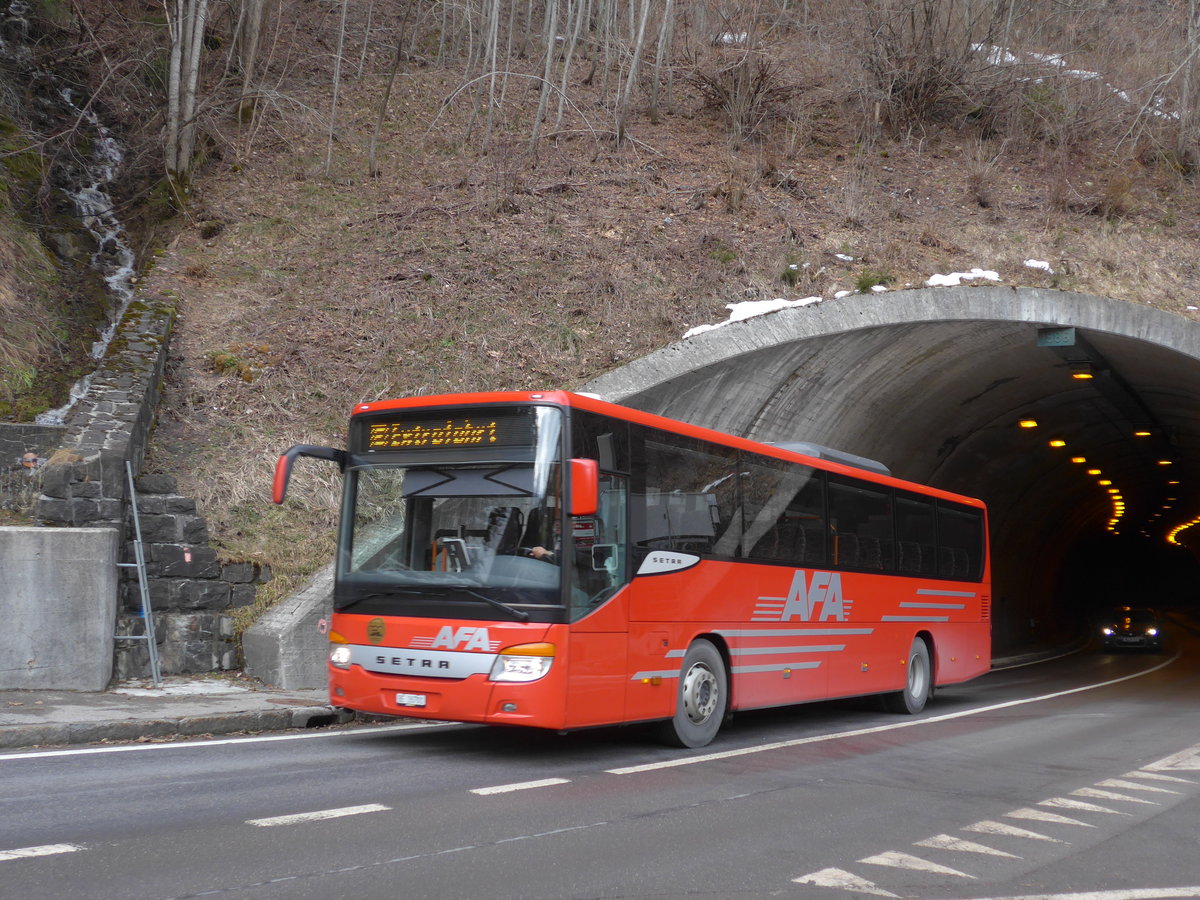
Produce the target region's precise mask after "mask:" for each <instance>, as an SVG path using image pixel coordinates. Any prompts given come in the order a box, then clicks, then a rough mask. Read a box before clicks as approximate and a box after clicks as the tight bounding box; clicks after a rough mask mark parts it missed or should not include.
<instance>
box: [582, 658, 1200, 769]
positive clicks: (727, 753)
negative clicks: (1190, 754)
mask: <svg viewBox="0 0 1200 900" xmlns="http://www.w3.org/2000/svg"><path fill="white" fill-rule="evenodd" d="M1179 657H1180V654H1179V653H1176V654H1175V655H1174V656H1172V657H1171V658H1170V659H1168V660H1165V661H1164V662H1161V663H1159V664H1158V665H1157V666H1152V667H1151V668H1149V669H1145V670H1144V671H1141V672H1135V673H1134V674H1132V675H1123V676H1121V677H1120V678H1113V679H1111V680H1109V681H1101V682H1097V683H1096V684H1085V685H1084V686H1083V687H1077V688H1069V689H1068V690H1065V691H1055V692H1054V693H1052V694H1041V695H1039V696H1037V697H1027V698H1025V699H1022V700H1008V701H1006V702H1004V703H993V704H991V705H989V706H979V707H976V708H975V709H964V710H961V711H959V712H953V713H945V714H943V715H940V716H929V717H928V718H920V719H908V720H907V721H903V722H895V723H893V724H891V725H877V726H875V727H872V728H855V729H853V730H851V731H838V732H835V733H833V734H817V735H813V736H811V737H804V738H795V739H794V740H790V741H774V742H772V743H770V744H759V745H758V746H755V747H742V748H739V749H737V750H722V751H718V752H716V753H703V754H700V755H699V756H684V757H679V758H676V759H667V760H661V761H659V762H654V763H643V764H641V765H637V766H622V767H620V768H617V769H606V770H605V771H607V772H608V773H609V774H610V775H636V774H638V773H641V772H653V771H655V770H656V769H669V768H673V767H675V766H691V765H695V764H696V763H705V762H713V761H715V760H721V759H733V758H735V757H738V756H749V755H751V754H753V753H766V752H768V751H772V750H786V749H789V748H791V747H801V746H804V745H805V744H819V743H824V742H825V741H837V740H842V739H845V738H852V737H863V736H865V735H871V734H882V733H884V732H888V731H899V730H900V729H901V728H912V727H914V726H917V725H935V724H937V723H939V722H950V721H953V720H954V719H963V718H967V717H968V716H978V715H981V714H983V713H989V712H995V711H996V710H998V709H1011V708H1012V707H1014V706H1025V705H1027V704H1030V703H1040V702H1042V701H1043V700H1055V699H1057V698H1059V697H1069V696H1070V695H1072V694H1079V693H1083V692H1084V691H1094V690H1096V689H1097V688H1103V687H1109V686H1111V685H1114V684H1120V683H1121V682H1123V681H1130V680H1131V679H1134V678H1141V677H1142V676H1144V675H1149V674H1151V673H1152V672H1157V671H1158V670H1159V669H1162V668H1165V667H1166V666H1169V665H1171V664H1172V663H1173V662H1175V661H1176V660H1178V659H1179ZM1198 768H1200V765H1198Z"/></svg>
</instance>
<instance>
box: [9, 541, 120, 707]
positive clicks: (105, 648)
mask: <svg viewBox="0 0 1200 900" xmlns="http://www.w3.org/2000/svg"><path fill="white" fill-rule="evenodd" d="M118 543H119V542H118V533H117V530H116V529H115V528H55V529H46V528H20V527H15V528H0V572H2V573H3V578H0V627H3V629H4V632H5V635H4V640H2V641H0V687H3V688H14V689H36V690H79V691H101V690H104V688H105V687H107V686H108V682H109V678H110V677H111V676H112V665H113V623H114V621H115V619H116V611H117V588H118V581H119V578H118V574H117V573H118V569H117V548H118Z"/></svg>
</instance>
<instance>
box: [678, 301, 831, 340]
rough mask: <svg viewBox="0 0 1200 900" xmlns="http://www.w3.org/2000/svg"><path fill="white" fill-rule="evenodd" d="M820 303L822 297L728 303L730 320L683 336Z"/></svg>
mask: <svg viewBox="0 0 1200 900" xmlns="http://www.w3.org/2000/svg"><path fill="white" fill-rule="evenodd" d="M820 302H821V298H820V297H805V298H803V299H801V300H787V299H785V298H783V297H776V298H775V299H774V300H746V301H744V302H742V303H726V304H725V308H726V309H727V310H729V318H728V319H726V320H725V321H724V322H714V323H713V324H711V325H697V326H696V327H695V328H689V329H688V330H687V332H686V333H685V334H684V335H683V336H684V337H685V338H690V337H692V336H693V335H697V334H703V333H704V332H706V331H712V330H713V329H714V328H720V327H721V326H722V325H728V324H729V323H730V322H740V321H742V319H751V318H754V317H755V316H763V315H766V314H767V313H772V312H776V311H778V310H781V309H787V308H788V307H790V306H811V305H812V304H814V303H820Z"/></svg>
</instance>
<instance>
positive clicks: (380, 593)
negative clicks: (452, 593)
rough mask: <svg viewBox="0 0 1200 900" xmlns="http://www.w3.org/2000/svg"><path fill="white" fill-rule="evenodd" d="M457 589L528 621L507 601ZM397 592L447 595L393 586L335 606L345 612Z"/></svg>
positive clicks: (519, 619)
mask: <svg viewBox="0 0 1200 900" xmlns="http://www.w3.org/2000/svg"><path fill="white" fill-rule="evenodd" d="M457 590H460V591H462V592H463V593H464V594H468V595H469V596H471V597H474V598H475V599H476V600H482V601H483V602H484V603H486V604H488V605H489V606H494V607H496V609H499V610H501V611H503V612H506V613H508V614H509V615H510V616H512V617H513V618H514V619H516V620H517V621H519V622H528V621H529V613H527V612H525V611H524V610H523V609H516V608H514V607H512V606H509V605H508V604H507V603H501V602H500V601H499V600H493V599H492V598H491V597H488V596H487V595H486V594H481V593H479V592H478V591H473V590H471V589H470V588H464V587H460V588H457ZM397 594H404V595H406V596H409V597H430V596H432V597H446V596H448V594H447V592H446V591H444V590H428V589H427V590H415V589H413V588H395V589H394V590H390V591H370V592H368V593H366V594H362V595H360V596H358V597H355V598H354V599H353V600H349V601H347V602H346V603H343V604H342V605H340V606H338V607H337V610H338V612H345V611H346V610H348V609H349V608H350V607H352V606H355V605H357V604H359V603H361V602H362V601H363V600H388V599H390V598H392V597H395V596H396V595H397Z"/></svg>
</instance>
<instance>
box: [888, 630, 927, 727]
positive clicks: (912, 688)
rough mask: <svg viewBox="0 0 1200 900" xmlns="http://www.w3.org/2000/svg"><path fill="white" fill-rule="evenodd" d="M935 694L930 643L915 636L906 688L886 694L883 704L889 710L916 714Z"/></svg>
mask: <svg viewBox="0 0 1200 900" xmlns="http://www.w3.org/2000/svg"><path fill="white" fill-rule="evenodd" d="M932 694H933V665H932V663H931V661H930V658H929V645H928V644H926V643H925V641H924V639H922V638H913V642H912V649H910V650H909V651H908V668H907V674H906V676H905V680H904V690H902V691H896V693H894V694H884V696H883V705H884V708H885V709H887V711H888V712H894V713H907V714H908V715H916V714H917V713H919V712H920V711H921V710H923V709H924V708H925V703H926V702H927V701H928V700H929V697H930V695H932Z"/></svg>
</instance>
